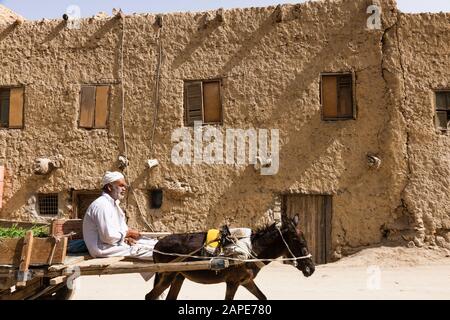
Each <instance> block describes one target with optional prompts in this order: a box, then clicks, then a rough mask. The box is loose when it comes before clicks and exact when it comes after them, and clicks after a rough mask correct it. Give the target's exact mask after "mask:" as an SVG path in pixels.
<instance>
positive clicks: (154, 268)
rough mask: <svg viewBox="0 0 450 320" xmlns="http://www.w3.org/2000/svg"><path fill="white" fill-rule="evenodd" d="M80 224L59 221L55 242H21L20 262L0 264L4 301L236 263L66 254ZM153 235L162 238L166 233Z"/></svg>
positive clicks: (66, 293)
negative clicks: (98, 278) (119, 277)
mask: <svg viewBox="0 0 450 320" xmlns="http://www.w3.org/2000/svg"><path fill="white" fill-rule="evenodd" d="M8 223H10V222H8ZM1 224H2V223H1V222H0V225H1ZM19 224H20V223H19ZM3 225H4V223H3ZM79 225H80V221H73V220H67V221H66V222H64V221H63V222H61V220H59V221H56V222H54V223H53V224H52V227H51V228H52V236H53V237H52V238H51V239H53V240H49V239H50V238H49V239H39V240H37V239H36V238H33V236H32V234H31V232H29V233H27V235H26V237H25V238H24V239H20V241H21V242H19V243H18V244H17V247H19V248H20V250H19V249H16V251H15V257H17V256H20V259H19V260H18V259H17V258H14V261H13V263H11V264H3V265H0V300H21V299H30V300H34V299H57V300H59V299H70V297H71V296H72V295H73V292H74V291H73V289H72V288H73V287H72V284H73V280H75V279H76V278H77V277H79V276H84V275H111V274H127V273H145V272H173V271H193V270H223V269H225V268H227V267H229V266H230V265H233V264H234V262H233V261H229V260H225V259H221V258H214V259H210V260H206V261H194V262H173V263H153V262H152V261H148V260H146V261H144V260H137V259H130V258H124V257H112V258H100V259H93V258H92V257H90V256H88V255H66V249H67V241H68V239H67V236H65V235H64V234H63V235H61V233H63V232H67V231H69V230H68V229H70V230H74V229H76V228H79ZM74 226H75V227H74ZM153 235H154V236H155V237H161V236H164V235H165V233H154V234H153ZM78 236H79V235H78ZM58 240H59V241H58ZM44 242H46V243H47V246H46V245H45V244H43V243H44ZM37 243H39V244H37ZM0 245H1V243H0ZM3 245H4V244H3ZM35 245H36V246H35ZM10 251H11V250H10ZM19 251H20V254H19V253H18V252H19ZM2 252H3V253H4V252H5V250H3V251H2V250H1V249H0V255H1V254H2ZM4 258H5V257H4V256H3V259H4ZM33 259H34V260H33ZM36 262H37V263H36Z"/></svg>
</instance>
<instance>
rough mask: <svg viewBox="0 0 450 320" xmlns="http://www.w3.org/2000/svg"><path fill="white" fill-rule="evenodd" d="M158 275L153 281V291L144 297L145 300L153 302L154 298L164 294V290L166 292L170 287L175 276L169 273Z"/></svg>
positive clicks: (173, 273)
mask: <svg viewBox="0 0 450 320" xmlns="http://www.w3.org/2000/svg"><path fill="white" fill-rule="evenodd" d="M158 275H159V278H158V280H156V279H155V284H154V286H153V289H152V291H150V292H149V293H147V294H146V295H145V300H155V299H156V298H158V297H159V296H160V295H161V294H162V293H163V292H164V290H166V289H167V288H168V287H169V286H170V284H171V283H172V281H173V279H175V276H176V275H177V274H176V273H175V272H169V273H159V274H158Z"/></svg>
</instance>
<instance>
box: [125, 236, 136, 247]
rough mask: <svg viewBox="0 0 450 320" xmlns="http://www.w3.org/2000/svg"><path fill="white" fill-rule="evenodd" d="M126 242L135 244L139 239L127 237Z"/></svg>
mask: <svg viewBox="0 0 450 320" xmlns="http://www.w3.org/2000/svg"><path fill="white" fill-rule="evenodd" d="M125 243H126V244H128V245H130V246H132V245H135V244H136V243H137V241H136V240H134V239H133V238H125Z"/></svg>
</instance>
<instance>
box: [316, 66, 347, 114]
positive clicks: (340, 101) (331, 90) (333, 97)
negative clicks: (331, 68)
mask: <svg viewBox="0 0 450 320" xmlns="http://www.w3.org/2000/svg"><path fill="white" fill-rule="evenodd" d="M321 84H322V86H321V98H322V118H323V120H342V119H353V118H354V109H353V80H352V75H350V74H348V75H347V74H345V75H322V81H321Z"/></svg>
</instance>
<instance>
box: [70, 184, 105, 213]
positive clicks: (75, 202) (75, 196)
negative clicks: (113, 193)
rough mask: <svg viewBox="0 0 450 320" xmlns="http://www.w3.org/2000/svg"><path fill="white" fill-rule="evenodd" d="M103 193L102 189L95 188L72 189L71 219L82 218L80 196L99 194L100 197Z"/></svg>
mask: <svg viewBox="0 0 450 320" xmlns="http://www.w3.org/2000/svg"><path fill="white" fill-rule="evenodd" d="M101 195H102V190H101V189H95V190H72V191H71V200H72V201H71V202H72V212H71V219H81V218H80V212H79V210H78V209H79V208H78V206H79V204H80V197H83V196H97V197H100V196H101Z"/></svg>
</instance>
